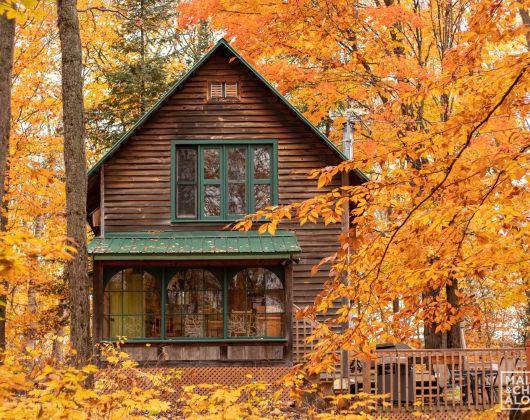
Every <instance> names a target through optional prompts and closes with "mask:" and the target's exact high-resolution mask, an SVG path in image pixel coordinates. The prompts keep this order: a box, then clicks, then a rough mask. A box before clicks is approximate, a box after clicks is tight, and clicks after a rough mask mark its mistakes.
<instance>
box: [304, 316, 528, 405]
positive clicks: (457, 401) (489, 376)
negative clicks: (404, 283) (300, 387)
mask: <svg viewBox="0 0 530 420" xmlns="http://www.w3.org/2000/svg"><path fill="white" fill-rule="evenodd" d="M295 326H296V328H295V336H296V337H295V345H294V347H295V351H294V354H295V358H296V360H297V361H302V360H303V354H304V353H306V352H310V351H311V350H312V345H311V344H309V343H306V342H304V340H302V341H301V339H302V338H305V337H306V336H309V335H310V333H311V331H310V329H311V327H312V326H313V325H312V321H310V320H303V319H301V320H296V321H295ZM348 363H349V370H347V372H345V369H339V368H337V369H336V371H335V372H333V373H331V374H329V375H322V376H321V382H322V383H324V384H326V383H327V384H328V387H327V388H328V389H329V390H331V389H332V390H333V391H334V392H335V393H351V394H358V393H361V392H362V393H370V394H372V395H379V396H381V395H384V397H382V398H381V399H380V402H379V405H378V409H379V411H382V412H391V411H411V412H412V411H420V412H435V411H479V410H485V409H488V408H492V407H494V406H497V405H499V404H501V403H504V404H506V402H507V401H508V400H507V397H508V396H509V392H510V386H508V385H509V382H510V381H512V382H514V381H519V380H524V381H528V380H529V379H528V378H526V376H525V373H524V371H525V370H526V367H527V360H526V351H525V348H498V349H447V350H445V349H444V350H426V349H406V350H403V349H385V350H377V351H376V352H375V355H374V358H373V359H372V361H370V362H366V361H361V360H357V359H350V360H349V361H348ZM526 383H528V382H526Z"/></svg>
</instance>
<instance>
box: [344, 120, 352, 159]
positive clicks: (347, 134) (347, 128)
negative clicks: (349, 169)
mask: <svg viewBox="0 0 530 420" xmlns="http://www.w3.org/2000/svg"><path fill="white" fill-rule="evenodd" d="M354 131H355V125H354V123H353V122H352V121H350V120H348V121H346V122H344V123H342V149H343V151H344V154H345V155H346V157H347V158H348V159H352V158H353V133H354Z"/></svg>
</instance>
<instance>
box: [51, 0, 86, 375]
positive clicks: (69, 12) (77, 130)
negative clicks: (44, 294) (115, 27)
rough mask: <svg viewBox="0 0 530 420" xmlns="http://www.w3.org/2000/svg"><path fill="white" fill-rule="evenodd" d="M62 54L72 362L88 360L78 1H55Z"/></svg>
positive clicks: (81, 362) (84, 180) (82, 124)
mask: <svg viewBox="0 0 530 420" xmlns="http://www.w3.org/2000/svg"><path fill="white" fill-rule="evenodd" d="M57 14H58V24H59V37H60V40H61V58H62V94H63V126H64V166H65V176H66V227H67V235H68V238H70V240H72V241H74V245H75V246H76V248H77V253H76V254H74V255H73V256H72V257H73V258H72V259H71V260H69V261H67V263H66V266H65V274H66V279H67V281H68V294H69V304H70V305H69V306H70V340H71V343H72V347H73V348H74V350H75V351H76V358H75V362H76V364H77V365H81V364H83V363H86V362H88V361H89V360H90V358H91V356H92V344H91V338H90V304H89V286H88V276H87V254H86V220H87V218H86V195H87V175H86V161H85V145H84V135H85V127H84V115H83V80H82V74H81V73H82V56H81V39H80V36H79V21H78V18H77V1H76V0H57Z"/></svg>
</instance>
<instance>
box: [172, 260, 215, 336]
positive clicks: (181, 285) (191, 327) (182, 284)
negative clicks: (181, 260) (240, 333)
mask: <svg viewBox="0 0 530 420" xmlns="http://www.w3.org/2000/svg"><path fill="white" fill-rule="evenodd" d="M166 293H167V295H166V296H167V297H166V337H168V338H171V337H222V336H223V328H222V324H221V325H220V324H219V321H222V313H223V285H222V281H221V280H220V279H219V278H217V276H215V275H214V274H213V273H212V272H210V271H208V270H204V269H184V270H179V271H177V272H176V273H175V274H174V275H173V276H172V277H171V279H170V280H169V282H168V285H167V291H166Z"/></svg>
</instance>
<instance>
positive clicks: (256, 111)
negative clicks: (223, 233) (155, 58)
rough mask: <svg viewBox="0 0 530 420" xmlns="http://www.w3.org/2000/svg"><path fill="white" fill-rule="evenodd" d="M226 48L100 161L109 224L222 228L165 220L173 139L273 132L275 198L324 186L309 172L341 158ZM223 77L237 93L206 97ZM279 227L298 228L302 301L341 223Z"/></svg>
mask: <svg viewBox="0 0 530 420" xmlns="http://www.w3.org/2000/svg"><path fill="white" fill-rule="evenodd" d="M224 54H225V50H224V49H220V52H219V53H217V54H215V55H214V56H212V58H211V59H210V60H209V61H208V62H207V63H205V64H204V65H203V67H201V68H200V69H198V70H197V72H196V73H195V74H194V75H193V76H192V77H191V78H190V79H188V81H187V82H186V83H185V84H184V86H183V87H182V88H181V89H180V90H179V91H177V92H176V94H175V95H173V97H171V98H170V99H169V100H168V101H167V102H166V104H164V105H163V106H162V107H161V108H160V109H159V110H158V111H157V113H156V114H155V115H153V116H152V117H151V118H150V119H149V120H148V121H147V122H146V123H145V124H144V125H143V126H142V127H141V128H140V129H139V130H138V131H137V133H136V134H135V135H134V136H133V137H132V138H130V139H129V140H128V142H127V143H126V144H124V145H123V146H122V147H121V149H120V150H119V151H118V152H117V153H116V154H115V155H114V156H113V157H112V158H111V159H109V160H108V161H107V162H106V163H105V165H104V166H105V176H104V199H102V200H101V201H102V202H104V203H105V211H104V218H105V219H104V226H105V231H106V232H118V231H152V230H156V231H185V230H220V229H222V228H223V227H224V226H225V225H226V223H220V224H219V223H217V224H215V223H174V224H172V223H171V222H170V194H171V185H170V164H171V150H170V143H171V140H178V139H182V140H184V139H220V140H221V139H257V140H259V139H263V138H267V139H277V140H278V168H279V180H278V181H279V185H278V187H279V188H278V190H279V202H280V204H288V203H292V202H297V201H301V200H304V199H307V198H310V197H312V196H314V195H315V194H318V193H320V192H322V190H318V189H317V188H316V182H315V181H314V180H308V179H307V174H308V173H309V171H311V170H312V169H318V168H322V167H324V166H328V165H335V164H337V163H338V162H339V158H338V157H337V156H336V155H335V154H334V153H333V151H332V150H331V149H330V148H329V147H328V146H326V145H325V144H324V143H323V142H322V140H321V139H319V138H318V137H317V136H316V135H315V134H314V133H313V132H311V131H310V129H309V128H307V127H306V126H305V124H303V123H302V122H301V121H300V120H299V119H298V118H297V117H295V116H294V115H293V113H292V112H291V111H290V110H289V109H288V108H287V107H286V106H285V105H284V104H282V103H281V102H279V101H278V99H277V98H276V97H275V96H274V95H273V94H272V93H271V92H270V91H269V90H268V89H267V88H266V87H265V86H264V85H263V84H262V83H261V82H260V81H259V80H258V79H257V78H256V77H255V76H254V75H253V74H251V73H250V72H249V71H248V70H247V69H246V68H245V67H244V66H242V65H241V64H240V63H239V62H238V60H234V61H232V63H229V58H230V57H229V56H228V55H224ZM226 54H228V53H227V52H226ZM224 77H226V78H229V79H230V80H238V81H239V83H240V85H239V86H240V94H241V100H240V101H239V102H233V101H232V102H227V103H219V102H216V103H208V100H207V89H208V81H209V80H211V79H217V80H219V79H222V78H224ZM339 183H340V179H337V181H336V182H335V184H334V186H338V185H339ZM281 228H283V229H292V230H295V231H296V232H297V236H298V239H299V241H300V245H301V246H302V249H303V253H302V254H301V255H299V257H300V262H299V263H298V264H294V266H293V303H294V304H295V305H297V306H300V307H303V306H306V305H308V304H310V303H312V302H313V300H314V297H315V296H316V294H317V293H318V292H319V291H320V290H321V287H322V284H323V282H324V281H325V280H326V279H327V272H326V271H325V270H323V271H321V272H319V273H318V275H316V276H311V275H310V269H311V266H312V265H314V264H316V263H318V262H319V261H320V259H321V258H322V257H324V256H326V255H329V254H330V253H332V252H334V251H335V249H336V244H337V237H338V235H339V234H340V230H341V227H340V224H336V225H333V226H329V227H325V226H324V225H323V224H318V225H313V224H308V225H306V226H303V227H300V226H299V225H298V224H296V223H293V222H289V223H283V224H282V226H281Z"/></svg>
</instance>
